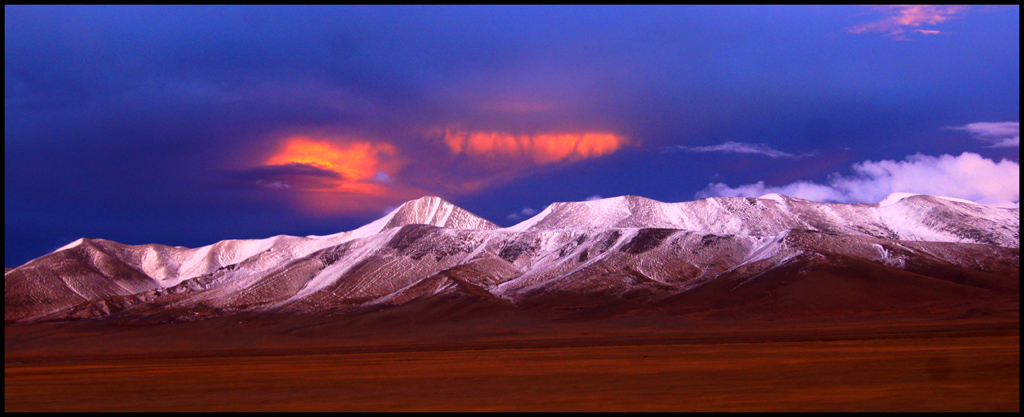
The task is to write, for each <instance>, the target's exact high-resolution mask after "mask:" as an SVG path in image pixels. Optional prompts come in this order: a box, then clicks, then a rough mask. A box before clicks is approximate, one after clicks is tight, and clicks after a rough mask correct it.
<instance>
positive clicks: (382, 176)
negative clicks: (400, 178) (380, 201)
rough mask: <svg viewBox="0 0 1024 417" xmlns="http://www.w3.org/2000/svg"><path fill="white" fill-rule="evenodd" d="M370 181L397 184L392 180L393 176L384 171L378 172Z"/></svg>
mask: <svg viewBox="0 0 1024 417" xmlns="http://www.w3.org/2000/svg"><path fill="white" fill-rule="evenodd" d="M370 181H373V182H377V183H382V184H391V183H393V182H395V180H394V178H391V176H390V175H388V173H387V172H384V171H377V173H376V174H373V176H372V177H370Z"/></svg>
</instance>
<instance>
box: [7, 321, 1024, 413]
mask: <svg viewBox="0 0 1024 417" xmlns="http://www.w3.org/2000/svg"><path fill="white" fill-rule="evenodd" d="M399 313H401V312H399ZM406 313H408V312H406ZM396 314H398V313H396ZM401 317H408V315H405V314H403V315H402V316H401ZM469 317H470V318H462V319H458V320H451V321H446V320H427V319H424V320H420V321H417V320H412V319H409V320H406V321H402V320H398V319H396V318H395V317H392V316H388V315H386V314H385V315H381V316H377V317H374V318H372V319H364V320H362V321H360V320H340V319H338V318H323V317H319V318H308V317H306V318H303V317H282V318H279V319H277V320H267V319H265V318H264V319H259V320H256V319H253V320H248V319H246V318H244V317H242V318H230V319H225V318H220V319H210V320H203V321H198V322H193V323H184V324H127V323H117V322H103V321H100V322H78V323H64V324H37V325H8V326H5V332H4V333H5V366H4V409H5V411H36V410H40V411H41V410H46V411H50V410H53V411H158V410H175V411H177V410H187V411H203V410H218V411H219V410H233V411H234V410H241V411H293V410H302V411H364V410H367V411H395V410H398V411H412V410H426V411H448V410H456V411H469V410H493V411H498V410H501V411H504V410H526V411H540V410H565V411H633V410H640V411H737V410H739V411H746V410H755V411H775V410H785V411H812V410H826V411H858V410H868V411H878V410H886V411H890V410H891V411H1019V410H1020V394H1019V389H1020V333H1019V315H1018V314H1017V313H1016V312H1006V313H1002V314H994V315H984V316H981V317H952V318H951V317H920V316H918V317H907V318H900V319H895V318H891V317H890V318H871V317H860V318H857V319H836V318H831V319H813V318H803V319H799V320H769V319H751V320H712V319H697V318H692V317H679V316H667V315H657V314H636V315H629V314H626V315H618V316H615V317H612V318H606V319H602V320H597V321H589V320H583V319H581V318H580V316H579V315H576V316H572V315H566V316H555V315H547V316H543V315H521V314H518V313H517V314H511V313H510V314H492V315H483V314H481V315H479V316H472V315H470V316H469Z"/></svg>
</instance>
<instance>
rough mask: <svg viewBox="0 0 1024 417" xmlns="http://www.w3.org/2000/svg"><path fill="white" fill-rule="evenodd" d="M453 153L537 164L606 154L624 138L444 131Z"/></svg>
mask: <svg viewBox="0 0 1024 417" xmlns="http://www.w3.org/2000/svg"><path fill="white" fill-rule="evenodd" d="M444 142H445V144H446V145H448V149H450V150H451V151H452V152H453V153H456V154H466V155H469V156H472V157H478V158H492V159H493V158H513V159H528V160H530V161H532V162H533V163H535V164H551V163H555V162H563V161H565V162H571V161H576V160H580V159H585V158H593V157H598V156H602V155H607V154H610V153H612V152H615V151H617V150H618V149H619V148H620V147H622V146H623V145H624V144H625V143H626V140H625V138H623V137H621V136H618V135H615V134H612V133H601V132H583V133H542V134H537V135H513V134H509V133H502V132H461V131H456V132H453V131H451V130H448V131H446V132H445V136H444Z"/></svg>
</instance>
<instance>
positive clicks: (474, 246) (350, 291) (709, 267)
mask: <svg viewBox="0 0 1024 417" xmlns="http://www.w3.org/2000/svg"><path fill="white" fill-rule="evenodd" d="M812 254H819V255H820V256H822V257H825V258H829V257H833V258H836V259H840V258H843V257H851V259H858V260H862V261H865V262H868V263H869V264H870V265H875V267H877V268H880V269H883V270H889V269H892V270H893V271H895V270H909V269H914V268H918V269H920V270H923V271H930V272H927V273H928V274H931V275H934V276H944V275H942V274H945V272H943V271H944V270H947V269H948V270H955V271H962V272H961V273H960V274H961V275H963V276H965V277H976V276H977V277H982V278H977V277H976V278H970V279H967V278H965V279H967V281H964V282H960V283H955V284H956V285H967V284H966V283H968V282H975V281H977V282H988V284H985V285H988V286H989V287H991V288H995V289H999V290H1000V291H1005V290H1007V289H1008V288H1017V287H1016V286H1017V285H1018V284H1015V283H1014V282H1004V281H1003V280H1002V278H992V277H989V275H991V274H992V273H993V272H992V271H1001V272H998V274H1002V273H1006V272H1007V271H1010V272H1009V273H1010V274H1012V271H1014V270H1016V271H1019V209H1005V208H994V207H988V206H982V205H976V204H967V203H962V202H957V201H950V200H946V199H942V198H935V197H930V196H920V195H918V196H904V197H902V198H900V199H899V200H897V201H894V202H892V204H887V205H884V206H883V205H879V204H876V205H864V204H858V205H845V204H836V203H829V204H826V203H815V202H811V201H807V200H802V199H796V198H792V197H785V196H768V197H767V198H760V199H754V198H723V197H716V198H708V199H701V200H697V201H692V202H683V203H663V202H660V201H657V200H653V199H648V198H644V197H640V196H620V197H613V198H608V199H601V200H593V201H584V202H560V203H553V204H551V205H549V206H548V207H547V208H545V209H544V210H543V211H541V212H540V213H537V214H536V215H535V216H534V217H532V218H531V219H527V220H525V221H523V222H521V223H519V224H517V225H514V226H510V227H506V228H501V227H498V226H497V225H495V224H494V223H491V222H489V221H487V220H485V219H483V218H480V217H478V216H475V215H473V214H472V213H470V212H468V211H466V210H464V209H461V208H459V207H457V206H455V205H454V204H452V203H450V202H447V201H445V200H444V199H441V198H440V197H434V196H427V197H423V198H420V199H416V200H411V201H409V202H406V203H404V204H402V205H401V206H399V207H397V208H396V209H395V210H392V211H391V212H389V213H388V214H387V215H385V216H383V217H381V218H380V219H377V220H375V221H373V222H370V223H368V224H367V225H364V226H362V227H360V228H357V229H354V230H351V231H346V232H340V233H336V234H333V235H326V236H307V237H296V236H288V235H278V236H273V237H270V238H265V239H250V240H225V241H220V242H216V243H214V244H212V245H207V246H204V247H199V248H183V247H171V246H165V245H158V244H147V245H123V244H120V243H117V242H113V241H108V240H103V239H92V238H81V239H78V240H76V241H74V242H72V243H70V244H68V245H66V246H64V247H62V248H61V249H58V250H57V251H55V252H53V253H51V254H48V255H44V256H43V257H40V258H37V259H35V260H33V261H30V262H28V263H26V264H25V265H22V266H19V267H17V268H15V269H13V270H11V271H8V272H6V273H5V275H4V277H5V279H4V287H5V321H7V322H11V321H24V320H55V319H56V320H64V319H73V318H93V317H107V316H118V317H138V316H140V315H147V314H154V313H155V312H158V311H179V312H181V315H182V319H187V318H188V317H192V316H193V315H194V314H198V313H197V312H199V311H211V312H213V313H211V314H231V312H240V311H255V312H265V313H269V312H274V311H278V312H289V311H290V312H301V313H314V312H317V311H348V310H351V309H358V308H365V307H368V306H377V305H399V304H403V303H406V302H410V301H412V300H417V299H423V298H430V297H442V296H444V297H451V296H455V297H471V298H473V299H477V300H491V301H490V302H497V303H499V304H500V305H508V306H515V305H527V304H531V303H536V302H538V300H549V301H547V302H549V303H556V304H557V301H556V300H557V299H558V297H555V296H554V295H555V294H563V296H565V295H566V294H569V295H572V297H577V298H578V297H584V298H587V297H597V298H595V300H596V299H606V301H607V300H619V301H623V300H634V301H636V302H640V303H641V304H644V303H652V302H655V301H657V300H662V299H665V298H670V297H673V296H675V295H679V294H685V293H687V292H690V291H694V290H698V289H700V288H702V287H704V286H705V285H707V284H709V283H711V282H714V281H715V280H717V279H723V278H722V277H727V276H741V277H746V278H744V279H754V278H755V277H757V276H761V275H763V274H766V273H768V272H769V271H771V270H774V269H778V268H784V267H785V265H787V264H789V263H791V262H793V260H794V259H806V257H807V256H811V255H812ZM816 256H817V255H816ZM843 259H845V258H843ZM858 262H860V261H858ZM808 265H817V264H816V263H813V262H812V263H810V264H808ZM920 265H931V266H927V267H921V266H920ZM887 268H889V269H887ZM922 268H923V269H922ZM826 269H827V268H826ZM986 271H988V272H986ZM986 274H988V275H986ZM984 277H988V278H984ZM971 280H974V281H971ZM979 280H980V281H979ZM986 280H988V281H986ZM990 281H991V282H990ZM1018 281H1019V278H1018ZM915 285H916V284H915ZM944 285H945V284H944ZM968 286H970V285H968ZM915 288H916V287H915ZM972 291H973V290H972ZM552 297H554V298H552ZM572 297H569V298H572ZM684 298H685V297H684ZM553 300H554V301H553ZM637 300H639V301H637ZM602 302H604V301H602ZM631 302H632V301H631Z"/></svg>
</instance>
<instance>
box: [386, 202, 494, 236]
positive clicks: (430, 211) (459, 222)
mask: <svg viewBox="0 0 1024 417" xmlns="http://www.w3.org/2000/svg"><path fill="white" fill-rule="evenodd" d="M410 224H428V225H431V226H437V227H444V228H449V229H476V230H488V229H497V228H498V225H496V224H494V223H491V222H490V221H487V220H485V219H483V218H482V217H479V216H477V215H475V214H473V213H470V212H469V211H466V210H465V209H463V208H461V207H459V206H456V205H455V204H452V203H450V202H448V201H447V200H445V199H443V198H441V197H438V196H433V195H428V196H423V197H420V198H417V199H415V200H409V201H406V202H405V203H402V205H401V206H398V208H397V209H395V211H392V212H391V213H390V214H388V220H387V222H386V224H385V225H384V227H383V229H390V228H393V227H401V226H405V225H410Z"/></svg>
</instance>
